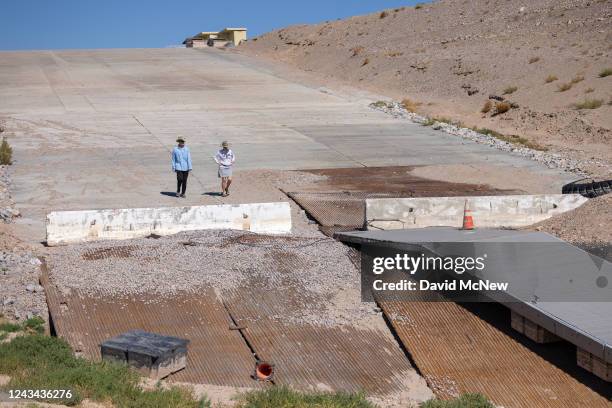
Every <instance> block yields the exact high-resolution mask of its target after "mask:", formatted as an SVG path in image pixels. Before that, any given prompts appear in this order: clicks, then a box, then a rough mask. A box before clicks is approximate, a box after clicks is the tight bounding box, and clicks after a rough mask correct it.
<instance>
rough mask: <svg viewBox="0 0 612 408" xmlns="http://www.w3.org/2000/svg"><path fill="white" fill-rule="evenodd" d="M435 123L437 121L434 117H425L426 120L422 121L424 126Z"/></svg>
mask: <svg viewBox="0 0 612 408" xmlns="http://www.w3.org/2000/svg"><path fill="white" fill-rule="evenodd" d="M434 123H436V120H435V119H434V118H427V119H425V122H423V123H421V125H423V126H431V125H433V124H434Z"/></svg>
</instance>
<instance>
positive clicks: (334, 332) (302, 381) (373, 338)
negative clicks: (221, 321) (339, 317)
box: [227, 289, 424, 398]
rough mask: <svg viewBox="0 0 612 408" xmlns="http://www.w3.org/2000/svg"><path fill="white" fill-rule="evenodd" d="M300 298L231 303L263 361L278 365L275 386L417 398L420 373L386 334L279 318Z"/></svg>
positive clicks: (261, 297) (243, 298) (257, 297)
mask: <svg viewBox="0 0 612 408" xmlns="http://www.w3.org/2000/svg"><path fill="white" fill-rule="evenodd" d="M297 298H299V295H298V294H297V293H296V296H294V297H293V298H292V299H288V298H286V297H284V298H283V299H282V300H281V299H279V298H278V294H277V293H274V292H273V291H262V290H245V289H242V290H239V291H237V292H236V293H235V294H234V296H233V297H232V298H230V299H229V300H228V301H227V306H228V310H229V311H230V313H231V315H232V316H233V317H234V318H235V319H236V321H237V323H238V325H239V326H242V327H246V329H245V330H244V335H245V337H246V338H247V340H248V341H249V343H250V344H252V346H253V348H254V349H255V351H256V352H257V354H258V356H259V358H261V359H263V360H267V361H271V362H272V363H274V364H275V382H276V383H277V384H284V385H290V386H292V387H295V388H297V389H302V390H313V389H315V390H317V389H318V390H335V391H350V392H357V391H365V392H366V394H367V395H379V396H385V395H389V394H394V393H406V394H407V395H410V394H411V392H414V394H413V395H412V396H411V397H412V398H415V397H417V398H418V394H419V393H420V392H422V390H423V388H424V384H421V385H420V386H419V385H418V384H415V383H418V379H419V377H418V375H417V374H416V371H415V370H414V368H413V367H412V366H411V364H410V362H409V360H408V359H407V358H406V356H405V355H404V353H403V351H402V350H401V349H400V347H399V346H398V344H397V343H396V342H395V340H394V339H393V338H392V337H391V336H390V334H389V333H388V332H386V333H385V332H383V331H382V330H381V331H379V330H373V329H366V328H357V327H352V326H337V325H323V326H319V325H313V324H309V323H299V322H292V321H290V320H287V319H283V318H278V316H282V315H283V313H285V312H286V311H287V309H288V308H292V307H295V305H297V304H299V303H300V301H299V300H297ZM411 387H414V389H411Z"/></svg>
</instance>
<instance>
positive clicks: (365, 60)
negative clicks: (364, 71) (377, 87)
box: [361, 57, 370, 67]
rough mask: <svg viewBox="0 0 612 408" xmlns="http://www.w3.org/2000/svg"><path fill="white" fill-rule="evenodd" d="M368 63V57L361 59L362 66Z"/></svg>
mask: <svg viewBox="0 0 612 408" xmlns="http://www.w3.org/2000/svg"><path fill="white" fill-rule="evenodd" d="M369 63H370V59H369V58H367V57H366V58H365V59H364V60H363V62H362V63H361V66H362V67H363V66H366V65H368V64H369Z"/></svg>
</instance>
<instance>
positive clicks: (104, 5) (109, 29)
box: [0, 0, 422, 50]
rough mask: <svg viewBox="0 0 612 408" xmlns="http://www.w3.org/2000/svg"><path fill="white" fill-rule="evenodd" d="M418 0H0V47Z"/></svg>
mask: <svg viewBox="0 0 612 408" xmlns="http://www.w3.org/2000/svg"><path fill="white" fill-rule="evenodd" d="M421 1H422V0H421ZM417 2H418V1H411V0H408V1H406V0H404V1H393V0H361V1H358V0H338V1H330V0H310V1H291V0H287V1H280V0H271V1H266V0H263V1H257V0H250V1H246V0H237V1H233V2H232V1H228V2H224V1H218V0H216V1H214V0H213V1H197V0H190V1H185V0H174V1H171V0H167V1H164V0H148V1H143V0H98V1H92V0H0V16H2V18H1V20H0V49H1V50H28V49H29V50H31V49H65V48H133V47H145V48H146V47H165V46H169V45H173V44H180V43H181V41H182V40H183V39H184V38H185V37H187V36H189V35H193V34H195V33H197V32H199V31H208V30H218V29H221V28H223V27H232V26H233V27H235V26H246V27H247V28H248V29H249V37H251V36H254V35H257V34H261V33H264V32H266V31H270V30H273V29H275V28H280V27H284V26H286V25H290V24H298V23H316V22H321V21H325V20H335V19H337V18H342V17H348V16H352V15H358V14H366V13H370V12H374V11H377V10H381V9H385V8H391V7H400V6H409V5H414V4H416V3H417ZM230 4H231V5H232V6H230Z"/></svg>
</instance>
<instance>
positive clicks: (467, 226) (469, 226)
mask: <svg viewBox="0 0 612 408" xmlns="http://www.w3.org/2000/svg"><path fill="white" fill-rule="evenodd" d="M461 229H464V230H473V229H474V218H472V210H470V209H469V208H468V201H467V200H465V207H464V208H463V228H461Z"/></svg>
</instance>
